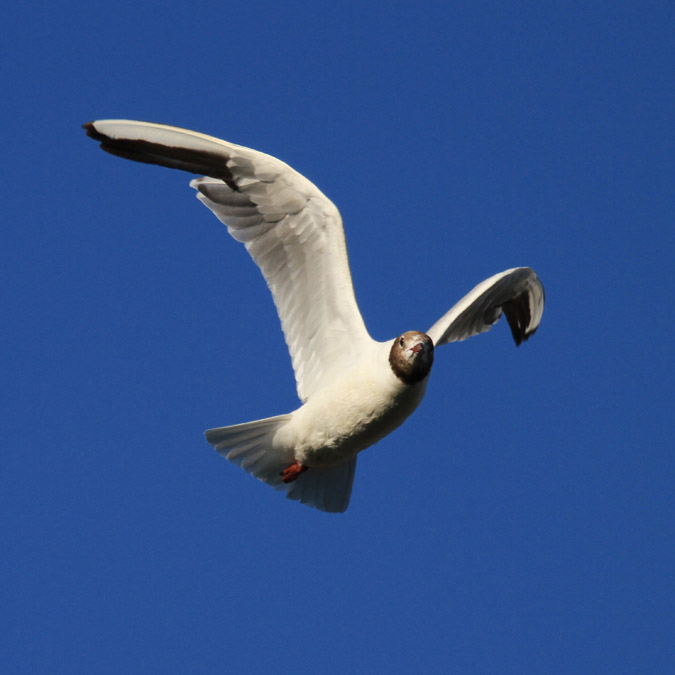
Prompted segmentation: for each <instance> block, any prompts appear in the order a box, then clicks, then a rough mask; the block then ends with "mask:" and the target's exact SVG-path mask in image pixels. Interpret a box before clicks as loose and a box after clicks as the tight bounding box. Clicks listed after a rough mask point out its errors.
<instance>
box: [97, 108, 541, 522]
mask: <svg viewBox="0 0 675 675" xmlns="http://www.w3.org/2000/svg"><path fill="white" fill-rule="evenodd" d="M84 127H85V129H86V130H87V134H88V135H89V136H90V137H92V138H94V139H95V140H98V141H99V142H100V143H101V147H102V148H103V149H104V150H106V151H107V152H110V153H111V154H114V155H118V156H121V157H124V158H126V159H132V160H135V161H139V162H144V163H150V164H159V165H161V166H165V167H169V168H174V169H181V170H184V171H188V172H191V173H198V174H205V175H204V176H202V177H200V178H196V179H194V180H192V181H191V183H190V185H191V186H192V187H193V188H195V189H196V190H197V192H198V195H197V196H198V198H199V199H200V201H201V202H202V203H203V204H204V205H205V206H207V207H208V208H209V209H210V210H211V211H212V212H213V213H214V214H215V215H216V216H217V217H218V218H219V219H220V220H221V221H222V222H223V223H225V225H227V228H228V231H229V233H230V234H231V235H232V237H233V238H234V239H235V240H237V241H239V242H241V243H243V244H244V246H245V247H246V249H247V251H248V252H249V254H250V255H251V257H252V258H253V260H254V261H255V262H256V264H257V265H258V266H259V267H260V269H261V271H262V273H263V275H264V277H265V280H266V281H267V284H268V286H269V288H270V291H271V292H272V296H273V298H274V302H275V305H276V307H277V311H278V314H279V318H280V320H281V325H282V329H283V331H284V335H285V337H286V343H287V345H288V348H289V352H290V355H291V360H292V363H293V369H294V372H295V378H296V384H297V390H298V396H299V398H300V400H301V402H302V405H301V406H300V407H299V408H297V409H296V410H294V411H293V412H290V413H287V414H284V415H278V416H276V417H269V418H265V419H261V420H255V421H253V422H246V423H243V424H236V425H232V426H226V427H218V428H214V429H209V430H208V431H207V432H206V439H207V441H208V442H209V443H210V444H211V445H212V446H213V447H214V448H215V449H216V450H217V451H218V452H219V453H221V454H222V455H224V456H225V457H226V458H227V459H228V460H230V461H232V462H234V463H236V464H239V465H240V466H242V467H243V468H244V469H245V470H247V471H248V472H250V473H251V474H253V475H254V476H256V477H257V478H259V479H260V480H262V481H264V482H266V483H268V484H269V485H271V486H272V487H275V488H278V489H283V490H285V491H286V495H287V497H289V498H290V499H296V500H299V501H300V502H302V503H304V504H307V505H309V506H314V507H316V508H318V509H321V510H324V511H331V512H340V511H344V510H345V509H346V508H347V505H348V504H349V499H350V495H351V489H352V482H353V478H354V471H355V467H356V457H357V454H358V453H359V452H361V451H362V450H364V449H365V448H367V447H369V446H371V445H373V444H374V443H377V442H378V441H379V440H381V439H382V438H384V437H385V436H386V435H388V434H389V433H390V432H392V431H393V430H394V429H396V428H397V427H398V426H400V425H401V424H402V423H403V422H404V421H405V420H406V419H407V418H408V417H409V416H410V414H411V413H412V412H413V411H414V410H415V409H416V408H417V406H418V405H419V404H420V402H421V401H422V398H423V397H424V393H425V390H426V385H427V382H428V379H429V374H430V372H431V367H432V364H433V359H434V348H435V347H437V346H439V345H442V344H445V343H448V342H454V341H460V340H464V339H466V338H468V337H470V336H472V335H477V334H479V333H482V332H485V331H487V330H489V329H490V328H491V327H492V325H493V324H494V323H496V322H497V321H498V319H499V318H500V316H501V315H502V313H504V314H505V315H506V318H507V320H508V323H509V326H510V328H511V332H512V334H513V337H514V340H515V342H516V345H519V344H520V343H521V342H522V341H523V340H527V339H528V337H530V336H531V335H532V334H533V333H534V332H535V331H536V329H537V326H538V325H539V322H540V320H541V316H542V312H543V306H544V289H543V286H542V285H541V282H540V281H539V279H538V278H537V275H536V274H535V273H534V271H533V270H532V269H530V268H528V267H518V268H513V269H510V270H506V271H504V272H500V273H499V274H496V275H494V276H493V277H490V278H489V279H486V280H485V281H483V282H481V283H480V284H478V286H476V287H475V288H474V289H473V290H472V291H470V292H469V293H468V294H467V295H466V296H465V297H464V298H462V299H461V300H460V301H459V302H458V303H456V304H455V305H454V306H453V307H452V308H451V309H450V310H449V311H448V312H446V314H445V315H444V316H442V317H441V318H440V319H439V320H438V321H437V322H436V323H434V324H433V325H432V326H431V328H429V329H428V330H427V331H426V333H423V332H420V331H407V332H405V333H402V334H401V335H399V336H398V337H396V338H395V339H394V340H393V341H389V342H376V341H375V340H373V339H372V338H371V337H370V335H368V332H367V330H366V328H365V324H364V322H363V319H362V317H361V314H360V312H359V310H358V306H357V304H356V299H355V297H354V290H353V287H352V281H351V274H350V271H349V262H348V258H347V249H346V246H345V240H344V231H343V228H342V221H341V218H340V214H339V212H338V210H337V208H336V207H335V205H334V204H333V203H332V202H331V201H330V200H329V199H328V198H327V197H326V196H325V195H323V193H321V192H320V191H319V190H318V188H316V186H314V185H313V184H312V183H311V182H310V181H308V180H307V179H306V178H304V177H303V176H302V175H300V174H299V173H297V172H296V171H294V170H293V169H292V168H291V167H290V166H288V165H287V164H285V163H284V162H282V161H280V160H278V159H276V158H274V157H271V156H270V155H266V154H264V153H261V152H258V151H255V150H251V149H249V148H245V147H243V146H240V145H235V144H233V143H228V142H227V141H223V140H221V139H218V138H214V137H212V136H207V135H205V134H200V133H198V132H194V131H189V130H187V129H180V128H178V127H171V126H167V125H161V124H153V123H148V122H135V121H130V120H99V121H96V122H90V123H88V124H86V125H84Z"/></svg>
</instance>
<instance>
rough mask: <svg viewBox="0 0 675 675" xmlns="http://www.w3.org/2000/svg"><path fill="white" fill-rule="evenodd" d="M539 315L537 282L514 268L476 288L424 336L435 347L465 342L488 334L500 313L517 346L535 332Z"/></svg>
mask: <svg viewBox="0 0 675 675" xmlns="http://www.w3.org/2000/svg"><path fill="white" fill-rule="evenodd" d="M543 311H544V287H543V285H542V283H541V281H539V278H538V277H537V275H536V274H535V272H534V270H532V269H530V268H529V267H515V268H513V269H510V270H506V271H505V272H500V273H499V274H495V275H494V276H492V277H490V278H489V279H486V280H485V281H483V282H481V283H480V284H478V286H476V287H475V288H474V289H473V290H472V291H471V292H469V293H467V294H466V295H465V296H464V297H463V298H462V299H461V300H460V301H459V302H458V303H457V304H456V305H455V306H454V307H452V309H450V310H449V311H448V312H447V313H446V314H444V315H443V316H442V317H441V318H440V319H439V320H438V321H437V322H436V323H435V324H434V325H433V326H432V327H431V328H430V329H429V330H428V331H427V335H429V337H430V338H431V339H432V340H433V341H434V344H435V345H436V346H438V345H442V344H445V343H447V342H456V341H459V340H466V339H467V338H469V337H471V336H473V335H478V334H479V333H484V332H485V331H488V330H490V328H492V326H493V325H494V324H495V323H496V322H497V321H498V320H499V318H500V317H501V315H502V313H504V314H506V320H507V321H508V323H509V327H510V328H511V334H512V335H513V339H514V341H515V343H516V346H518V345H520V344H521V343H522V342H523V341H524V340H527V339H528V338H529V337H530V336H531V335H533V334H534V332H535V331H536V330H537V326H539V322H540V321H541V316H542V313H543Z"/></svg>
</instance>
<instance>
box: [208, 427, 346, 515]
mask: <svg viewBox="0 0 675 675" xmlns="http://www.w3.org/2000/svg"><path fill="white" fill-rule="evenodd" d="M290 419H291V415H290V414H289V415H277V416H276V417H267V418H265V419H262V420H255V421H254V422H245V423H244V424H235V425H233V426H229V427H218V428H216V429H209V430H208V431H206V432H205V436H206V440H207V441H208V442H209V443H210V444H211V445H212V446H213V447H214V448H215V449H216V450H217V451H218V452H219V453H220V454H221V455H223V457H225V458H226V459H228V460H230V462H232V463H234V464H238V465H239V466H240V467H241V468H242V469H244V470H245V471H248V472H249V473H250V474H252V475H254V476H255V477H256V478H258V479H259V480H261V481H263V482H265V483H267V484H268V485H271V486H272V487H273V488H276V489H277V490H286V497H288V499H295V500H297V501H299V502H301V503H302V504H307V505H308V506H313V507H314V508H317V509H319V510H321V511H330V512H342V511H345V510H346V508H347V506H348V505H349V498H350V497H351V493H352V482H353V480H354V472H355V470H356V457H353V458H351V459H350V460H348V461H347V462H344V463H342V464H340V465H338V466H334V467H311V468H310V469H309V470H307V471H305V472H304V473H302V474H301V475H300V476H298V477H297V478H296V479H295V480H294V481H292V482H291V483H284V482H283V481H282V479H281V473H282V472H283V470H284V469H286V468H288V467H289V466H290V465H291V464H293V463H294V462H295V461H296V460H295V458H294V455H293V451H292V449H291V450H287V449H283V448H279V447H275V446H274V436H275V435H276V432H277V430H278V429H280V428H281V427H282V426H284V425H285V424H286V423H288V422H289V421H290Z"/></svg>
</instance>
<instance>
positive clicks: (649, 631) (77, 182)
mask: <svg viewBox="0 0 675 675" xmlns="http://www.w3.org/2000/svg"><path fill="white" fill-rule="evenodd" d="M382 7H383V6H382V5H381V4H380V3H370V4H366V5H363V4H357V3H349V4H348V3H344V4H340V5H335V4H334V3H314V4H309V5H308V4H307V3H300V2H293V1H291V2H285V3H271V2H259V3H248V4H247V3H236V4H229V3H225V2H219V3H216V2H211V1H205V2H197V3H191V4H190V3H181V4H178V3H176V4H171V3H160V2H143V1H140V2H133V3H130V2H125V1H124V0H123V1H122V2H120V3H116V5H115V6H114V7H113V6H111V5H110V4H103V3H78V2H65V3H31V2H27V3H23V4H20V5H16V6H14V7H13V8H12V15H11V16H5V17H4V32H5V40H4V47H3V51H4V52H5V53H4V54H3V58H2V59H1V60H0V73H1V78H2V79H1V84H2V91H3V104H2V107H1V109H0V116H1V119H2V123H3V129H4V134H3V156H4V163H5V167H6V172H5V180H4V181H3V182H2V185H1V187H0V190H1V191H2V195H1V197H2V204H3V228H4V233H5V236H4V242H3V246H2V249H1V252H0V255H1V256H2V264H1V268H0V275H1V276H2V283H1V284H0V294H1V302H2V308H3V309H2V313H3V329H2V338H3V348H2V351H1V353H0V367H1V369H2V373H1V377H2V381H3V383H4V386H3V388H2V389H3V404H2V405H3V413H2V430H3V439H4V444H3V445H4V452H3V453H2V471H1V474H0V481H1V482H2V485H1V486H0V488H1V489H0V512H1V513H2V523H3V525H2V528H3V532H2V539H3V542H4V546H3V549H4V552H3V555H2V557H1V559H0V566H1V567H2V568H3V570H2V574H3V577H4V579H3V587H4V589H5V591H4V592H3V595H4V598H3V600H2V602H3V604H4V605H5V607H4V609H3V611H2V614H3V616H4V617H5V619H6V621H7V625H6V626H5V627H4V628H3V631H2V633H3V642H5V644H4V646H3V649H2V651H3V662H4V664H5V668H7V670H6V672H17V673H18V672H21V673H28V672H30V673H54V672H64V673H151V672H162V673H166V672H194V673H212V672H230V673H261V672H275V673H286V672H288V673H290V672H293V673H357V672H358V673H361V672H373V673H380V672H381V673H384V672H398V673H448V672H457V673H481V674H482V673H485V674H488V673H489V674H494V673H519V674H522V673H544V672H545V673H589V674H591V673H592V674H597V673H611V674H612V675H617V674H621V673H641V674H642V673H665V672H671V671H672V669H673V667H674V666H675V664H674V661H675V654H674V650H673V640H672V635H673V610H672V607H673V590H674V589H673V572H672V571H673V564H674V562H675V561H674V556H673V552H674V551H673V531H672V509H673V501H674V500H673V479H674V475H673V474H674V473H675V472H674V462H673V447H672V446H673V443H672V436H673V433H672V431H673V422H672V415H673V393H674V392H673V386H672V375H673V358H672V354H673V349H672V335H673V319H672V314H673V312H672V308H671V303H672V297H673V290H674V285H673V281H672V268H673V257H674V254H675V246H674V236H673V215H674V209H673V206H674V201H675V200H674V196H673V195H674V192H673V156H674V151H675V148H674V142H673V141H674V138H673V114H674V112H675V110H674V106H673V103H674V96H673V86H672V85H673V75H674V73H673V63H674V62H675V59H674V57H675V54H674V50H673V37H672V35H673V33H672V26H673V18H674V17H673V14H674V12H673V7H672V3H666V2H663V3H659V2H646V3H645V2H640V3H638V2H618V3H612V5H611V8H610V6H609V5H607V3H595V2H590V3H588V2H586V3H571V2H570V3H523V2H511V3H504V2H501V3H500V2H459V3H419V2H418V3H413V2H392V3H388V4H387V5H386V7H387V8H386V10H383V8H382ZM105 117H127V118H131V119H143V120H151V121H157V122H165V123H168V124H176V125H181V126H185V127H188V128H192V129H196V130H199V131H202V132H205V133H210V134H213V135H216V136H220V137H222V138H226V139H227V140H230V141H233V142H235V143H239V144H242V145H247V146H250V147H253V148H256V149H259V150H263V151H265V152H267V153H269V154H272V155H275V156H278V157H280V158H281V159H283V160H285V161H286V162H288V163H289V164H291V165H292V166H293V167H294V168H296V169H297V170H299V171H300V172H302V173H304V174H305V175H306V176H307V177H308V178H310V179H311V180H313V181H314V182H315V183H316V184H317V185H318V186H319V187H320V189H321V190H323V191H324V192H325V193H326V194H327V195H328V196H329V197H330V198H331V199H333V200H334V201H335V203H336V204H337V205H338V207H339V208H340V210H341V213H342V216H343V219H344V222H345V231H346V236H347V245H348V249H349V254H350V262H351V267H352V274H353V278H354V284H355V288H356V295H357V300H358V302H359V305H360V308H361V311H362V313H363V315H364V318H365V321H366V325H367V326H368V328H369V330H370V332H371V334H372V335H373V336H374V337H375V338H377V339H387V338H393V337H394V336H395V335H396V334H397V333H400V332H401V331H403V330H407V329H421V330H424V329H426V328H428V327H429V326H430V325H431V324H432V323H433V322H434V321H435V320H436V319H437V318H438V317H439V316H440V315H441V314H443V313H444V312H445V311H446V310H447V309H448V308H449V307H450V306H451V305H452V304H454V302H455V301H456V300H457V299H459V298H460V297H461V296H462V295H463V294H464V293H465V292H466V291H468V290H469V289H470V288H471V287H472V286H473V285H474V284H475V283H477V282H479V281H481V280H482V279H484V278H486V277H488V276H490V275H492V274H494V273H496V272H498V271H501V270H503V269H507V268H509V267H513V266H517V265H529V266H532V267H534V268H535V269H536V270H537V272H538V273H539V276H540V277H541V279H542V280H543V282H544V284H545V286H546V291H547V305H546V309H545V312H544V317H543V321H542V325H541V327H540V330H539V332H538V333H537V335H536V336H535V337H534V338H533V339H532V340H530V341H529V342H528V343H527V344H526V345H523V346H522V347H520V348H519V349H516V348H514V346H513V344H512V342H511V337H510V335H509V331H508V328H507V326H506V325H501V324H500V325H498V326H497V327H496V328H495V329H493V330H492V331H491V332H490V333H488V334H487V335H483V336H480V337H477V338H473V339H472V340H469V341H467V342H464V343H461V344H455V345H449V346H446V347H443V348H440V349H439V350H438V353H437V355H436V363H435V365H434V372H433V374H432V377H431V381H430V384H429V387H428V391H427V397H426V399H425V401H424V402H423V404H422V405H421V407H420V408H419V409H418V411H417V412H416V413H415V414H414V415H413V416H412V417H411V418H410V419H409V420H408V421H407V423H406V424H405V425H404V426H403V427H402V428H401V429H399V430H398V431H397V432H395V433H394V434H393V435H392V436H390V437H388V438H387V439H385V440H384V441H382V442H381V443H380V444H378V445H377V446H375V447H374V448H371V449H369V450H368V451H367V452H365V453H364V454H363V455H361V457H360V459H359V466H358V470H357V475H356V480H355V485H354V492H353V496H352V501H351V505H350V507H349V510H348V511H347V512H346V513H345V514H342V515H331V514H325V513H320V512H317V511H314V510H312V509H308V508H306V507H303V506H300V505H298V504H296V503H294V502H290V501H287V500H284V499H283V498H282V496H281V495H280V494H278V493H276V492H275V491H273V490H270V489H269V488H267V487H266V486H264V485H262V484H259V483H258V482H257V481H255V480H254V479H252V478H250V477H249V476H247V475H246V474H245V473H244V472H242V471H241V470H240V469H238V468H236V467H234V466H232V465H230V464H229V463H228V462H226V461H224V460H223V459H222V458H221V457H219V456H218V455H217V454H216V453H215V452H214V451H213V450H212V449H211V448H210V447H209V446H208V445H207V444H206V442H205V441H204V439H203V437H202V432H203V430H204V429H206V428H208V427H213V426H220V425H225V424H233V423H237V422H244V421H248V420H251V419H257V418H259V417H264V416H268V415H274V414H280V413H284V412H288V411H290V410H292V409H294V408H295V407H296V406H297V403H298V402H297V398H296V395H295V387H294V382H293V377H292V371H291V367H290V361H289V357H288V354H287V352H286V348H285V345H284V341H283V336H282V334H281V330H280V328H279V325H278V321H277V318H276V314H275V311H274V307H273V305H272V302H271V298H270V296H269V293H268V291H267V289H266V287H265V284H264V282H263V280H262V278H261V276H260V274H259V272H258V270H257V269H256V268H255V266H254V265H253V264H252V262H251V261H250V260H249V258H248V256H247V255H246V253H245V251H244V249H243V248H242V247H241V246H239V245H237V244H236V243H235V242H234V241H233V240H231V239H230V238H229V237H228V235H227V233H226V231H225V228H224V227H223V226H222V225H221V224H220V223H219V222H218V221H217V220H216V219H215V218H214V217H213V216H212V215H211V214H210V213H209V212H208V211H207V210H206V209H204V208H203V207H202V206H201V205H200V204H199V203H198V202H197V200H196V199H195V198H194V195H193V193H192V191H191V190H190V189H189V188H188V185H187V183H188V180H189V178H190V177H189V176H188V175H187V174H181V173H179V172H172V171H169V170H166V169H161V168H157V167H150V166H144V165H135V164H133V163H131V162H125V161H122V160H120V159H118V158H114V157H110V156H107V155H105V154H104V153H102V152H101V151H100V150H99V149H98V148H97V146H96V145H95V144H94V143H93V142H92V141H91V140H89V139H87V138H86V137H85V135H84V133H83V131H82V130H81V129H80V125H81V124H82V123H84V122H87V121H89V120H91V119H96V118H105Z"/></svg>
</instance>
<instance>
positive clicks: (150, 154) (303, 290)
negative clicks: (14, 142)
mask: <svg viewBox="0 0 675 675" xmlns="http://www.w3.org/2000/svg"><path fill="white" fill-rule="evenodd" d="M85 128H86V130H87V133H88V135H89V136H91V137H92V138H94V139H96V140H98V141H100V143H101V147H102V148H103V149H104V150H106V151H107V152H110V153H111V154H114V155H118V156H121V157H125V158H127V159H132V160H135V161H139V162H145V163H150V164H159V165H161V166H166V167H169V168H174V169H181V170H183V171H188V172H190V173H197V174H204V176H203V177H202V178H196V179H194V180H192V181H191V183H190V185H191V186H192V187H193V188H195V189H196V190H197V191H198V194H197V196H198V198H199V199H200V201H201V202H202V203H203V204H204V205H205V206H207V207H208V208H209V209H210V210H211V211H212V212H213V213H214V214H215V215H216V216H217V217H218V218H219V219H220V220H221V221H222V222H223V223H224V224H225V225H227V229H228V232H229V233H230V234H231V235H232V237H233V238H234V239H236V240H237V241H239V242H241V243H243V244H244V246H246V249H247V250H248V252H249V254H250V255H251V257H252V258H253V260H254V261H255V262H256V264H257V265H258V267H260V269H261V271H262V273H263V275H264V277H265V280H266V281H267V284H268V286H269V288H270V290H271V292H272V296H273V298H274V303H275V305H276V308H277V311H278V313H279V318H280V319H281V325H282V328H283V331H284V335H285V337H286V343H287V344H288V349H289V351H290V354H291V359H292V362H293V369H294V371H295V378H296V383H297V389H298V395H299V397H300V398H301V400H303V401H305V400H307V399H308V398H309V397H310V396H311V395H312V394H313V393H314V392H316V391H318V390H319V389H321V388H322V387H323V386H325V385H326V384H329V383H330V382H331V381H332V379H333V377H334V376H335V375H336V374H337V373H338V372H340V371H342V370H343V369H344V368H345V367H347V366H348V365H350V364H351V362H352V361H353V360H354V359H355V358H357V357H358V355H359V353H360V349H359V346H360V344H363V345H365V344H366V343H367V344H370V343H371V342H372V340H371V338H370V336H369V335H368V332H367V330H366V327H365V325H364V323H363V319H362V317H361V314H360V312H359V309H358V306H357V304H356V299H355V297H354V290H353V287H352V281H351V274H350V271H349V262H348V258H347V249H346V246H345V239H344V232H343V228H342V219H341V218H340V214H339V212H338V210H337V208H336V207H335V205H334V204H333V203H332V202H331V201H330V200H329V199H328V198H327V197H326V196H325V195H324V194H323V193H321V192H320V191H319V189H318V188H317V187H316V186H314V185H313V184H312V183H311V182H310V181H308V180H307V179H306V178H304V177H303V176H302V175H300V174H299V173H297V172H296V171H294V170H293V169H292V168H291V167H290V166H288V165H287V164H285V163H284V162H282V161H280V160H278V159H275V158H274V157H271V156H269V155H266V154H264V153H262V152H257V151H255V150H251V149H249V148H244V147H242V146H239V145H235V144H233V143H228V142H226V141H223V140H220V139H218V138H214V137H213V136H207V135H205V134H200V133H197V132H194V131H189V130H186V129H180V128H178V127H171V126H167V125H162V124H152V123H148V122H134V121H130V120H101V121H96V122H90V123H89V124H86V125H85Z"/></svg>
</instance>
